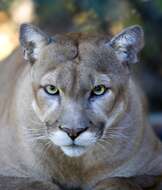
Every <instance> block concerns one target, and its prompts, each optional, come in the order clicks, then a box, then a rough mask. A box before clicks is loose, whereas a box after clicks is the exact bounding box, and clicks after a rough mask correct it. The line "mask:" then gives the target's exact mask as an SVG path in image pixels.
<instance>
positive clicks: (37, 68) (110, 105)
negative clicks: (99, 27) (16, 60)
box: [20, 24, 142, 157]
mask: <svg viewBox="0 0 162 190" xmlns="http://www.w3.org/2000/svg"><path fill="white" fill-rule="evenodd" d="M124 35H125V36H124ZM141 38H142V31H141V29H140V27H138V26H135V27H130V28H128V29H127V30H125V31H124V32H123V33H121V34H119V35H118V36H117V37H114V38H112V39H108V38H107V37H106V36H101V35H96V36H95V35H84V34H68V35H63V36H62V35H58V36H56V37H53V38H52V39H50V38H49V37H48V36H46V35H45V34H44V33H42V32H41V31H40V30H39V29H37V28H36V27H34V26H31V25H26V24H24V25H22V27H21V34H20V40H21V44H22V46H23V49H24V57H25V59H26V60H27V61H28V62H30V63H31V78H32V85H31V87H32V90H33V97H32V98H31V99H32V100H31V105H32V109H33V111H34V113H35V120H36V121H37V120H39V121H41V123H42V126H40V127H42V128H43V130H44V134H45V135H46V138H47V139H48V140H49V141H51V142H52V143H53V146H58V147H60V148H61V150H62V151H63V152H64V153H65V154H66V155H68V156H70V157H74V156H75V157H77V156H81V155H83V153H85V152H86V151H88V150H89V149H90V148H93V146H97V144H98V143H100V142H103V141H108V140H109V138H111V136H109V132H110V131H111V130H112V128H113V127H115V124H116V123H117V122H118V121H119V120H120V119H121V118H122V116H123V114H124V113H125V110H126V108H127V96H126V93H127V83H128V81H129V72H128V67H127V64H126V63H127V62H129V61H132V62H134V60H135V58H136V53H137V52H138V51H139V49H141V47H142V45H141V44H142V39H141ZM137 41H138V42H137ZM139 42H140V43H139ZM130 47H131V49H129V48H130ZM129 59H130V60H129ZM116 130H118V129H116Z"/></svg>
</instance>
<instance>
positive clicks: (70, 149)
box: [61, 144, 87, 157]
mask: <svg viewBox="0 0 162 190" xmlns="http://www.w3.org/2000/svg"><path fill="white" fill-rule="evenodd" d="M86 149H87V148H86V147H85V146H80V145H76V144H71V145H65V146H61V150H62V151H63V152H64V154H65V155H67V156H69V157H79V156H81V155H83V154H84V153H85V152H86Z"/></svg>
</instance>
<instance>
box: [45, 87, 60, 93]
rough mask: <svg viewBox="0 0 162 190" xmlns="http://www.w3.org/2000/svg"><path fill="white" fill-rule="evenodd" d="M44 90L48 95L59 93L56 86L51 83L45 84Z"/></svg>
mask: <svg viewBox="0 0 162 190" xmlns="http://www.w3.org/2000/svg"><path fill="white" fill-rule="evenodd" d="M44 91H45V92H46V93H47V94H49V95H57V94H58V93H59V90H58V88H57V87H56V86H53V85H47V86H45V87H44Z"/></svg>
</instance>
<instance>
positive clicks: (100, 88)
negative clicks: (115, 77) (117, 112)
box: [92, 85, 107, 96]
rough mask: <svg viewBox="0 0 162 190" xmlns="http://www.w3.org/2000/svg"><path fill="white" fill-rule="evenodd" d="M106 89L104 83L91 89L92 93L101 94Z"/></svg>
mask: <svg viewBox="0 0 162 190" xmlns="http://www.w3.org/2000/svg"><path fill="white" fill-rule="evenodd" d="M106 91H107V88H106V87H105V86H104V85H98V86H95V87H94V88H93V90H92V95H94V96H101V95H103V94H104V93H105V92H106Z"/></svg>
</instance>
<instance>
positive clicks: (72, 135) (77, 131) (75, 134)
mask: <svg viewBox="0 0 162 190" xmlns="http://www.w3.org/2000/svg"><path fill="white" fill-rule="evenodd" d="M59 128H60V129H61V130H62V131H64V132H65V133H67V134H68V136H69V137H70V138H71V139H72V140H75V139H76V138H77V137H78V136H79V135H80V134H81V133H83V132H85V131H86V130H87V129H88V127H86V128H76V129H73V128H72V129H71V128H67V127H63V126H60V127H59Z"/></svg>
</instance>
